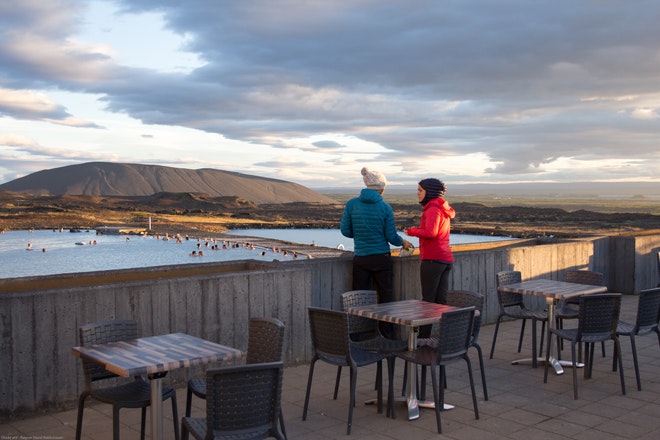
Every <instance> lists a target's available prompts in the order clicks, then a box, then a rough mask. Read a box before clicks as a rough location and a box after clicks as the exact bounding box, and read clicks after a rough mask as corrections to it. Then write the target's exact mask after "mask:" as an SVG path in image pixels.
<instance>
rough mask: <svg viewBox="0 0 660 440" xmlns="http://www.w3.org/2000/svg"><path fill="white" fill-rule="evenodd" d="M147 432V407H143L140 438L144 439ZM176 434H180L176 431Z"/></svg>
mask: <svg viewBox="0 0 660 440" xmlns="http://www.w3.org/2000/svg"><path fill="white" fill-rule="evenodd" d="M145 432H147V408H146V407H143V408H142V418H141V419H140V440H144V435H145ZM175 435H179V433H176V434H175Z"/></svg>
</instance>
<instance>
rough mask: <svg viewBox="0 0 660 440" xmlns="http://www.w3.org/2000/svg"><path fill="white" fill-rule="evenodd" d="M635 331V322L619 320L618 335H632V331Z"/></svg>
mask: <svg viewBox="0 0 660 440" xmlns="http://www.w3.org/2000/svg"><path fill="white" fill-rule="evenodd" d="M634 332H635V324H631V323H629V322H625V321H619V323H618V325H617V326H616V334H617V335H626V336H628V335H630V334H631V333H634Z"/></svg>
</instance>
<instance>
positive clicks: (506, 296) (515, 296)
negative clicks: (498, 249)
mask: <svg viewBox="0 0 660 440" xmlns="http://www.w3.org/2000/svg"><path fill="white" fill-rule="evenodd" d="M495 280H496V281H497V283H496V285H497V287H498V289H497V301H498V302H499V303H500V310H502V311H503V310H504V308H506V307H514V306H519V307H522V308H524V302H523V296H522V294H520V293H513V292H502V291H500V289H499V287H500V286H505V285H507V284H513V283H520V282H521V281H522V275H521V273H520V271H518V270H504V271H502V272H498V273H497V274H496V278H495Z"/></svg>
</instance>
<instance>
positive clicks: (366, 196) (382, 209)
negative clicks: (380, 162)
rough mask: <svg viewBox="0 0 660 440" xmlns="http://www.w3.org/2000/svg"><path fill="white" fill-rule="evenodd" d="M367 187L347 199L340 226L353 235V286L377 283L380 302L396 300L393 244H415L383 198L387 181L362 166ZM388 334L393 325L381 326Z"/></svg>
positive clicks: (386, 334)
mask: <svg viewBox="0 0 660 440" xmlns="http://www.w3.org/2000/svg"><path fill="white" fill-rule="evenodd" d="M362 176H363V179H364V184H365V185H366V188H364V189H363V190H362V191H361V192H360V196H359V197H355V198H352V199H351V200H349V201H348V202H347V203H346V206H345V207H344V213H343V214H342V217H341V223H340V225H339V229H340V230H341V233H342V234H343V235H344V236H345V237H348V238H352V239H353V253H354V256H353V289H354V290H371V289H373V287H372V282H373V283H374V284H375V285H376V292H378V302H379V303H384V302H391V301H394V290H393V284H394V271H393V269H392V256H391V255H390V244H392V245H394V246H403V247H404V248H405V249H408V248H410V247H411V246H412V244H411V243H410V242H409V241H407V240H405V239H403V238H402V237H401V236H400V235H399V234H398V233H397V231H396V225H395V224H394V212H393V211H392V207H391V206H390V205H389V204H388V203H387V202H385V201H384V200H383V196H382V194H383V191H384V190H385V186H386V185H387V180H386V179H385V176H384V175H383V174H382V173H381V172H379V171H372V170H370V169H368V168H366V167H365V168H362ZM381 331H382V332H383V334H384V336H386V337H394V335H393V334H392V333H393V332H392V328H391V326H390V327H389V328H386V327H383V326H381Z"/></svg>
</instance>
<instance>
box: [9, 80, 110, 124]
mask: <svg viewBox="0 0 660 440" xmlns="http://www.w3.org/2000/svg"><path fill="white" fill-rule="evenodd" d="M2 114H4V115H8V116H11V117H13V118H16V119H31V120H36V121H46V122H51V123H53V124H61V125H67V126H71V127H92V128H99V126H97V125H96V124H94V123H93V122H90V121H85V120H82V119H79V118H75V117H72V116H71V115H70V114H69V113H68V112H67V111H66V109H65V108H64V107H63V106H61V105H59V104H57V103H55V102H54V101H53V100H51V99H50V98H49V97H48V96H46V95H44V94H43V93H36V92H33V91H31V90H11V89H2V88H0V115H2Z"/></svg>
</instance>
